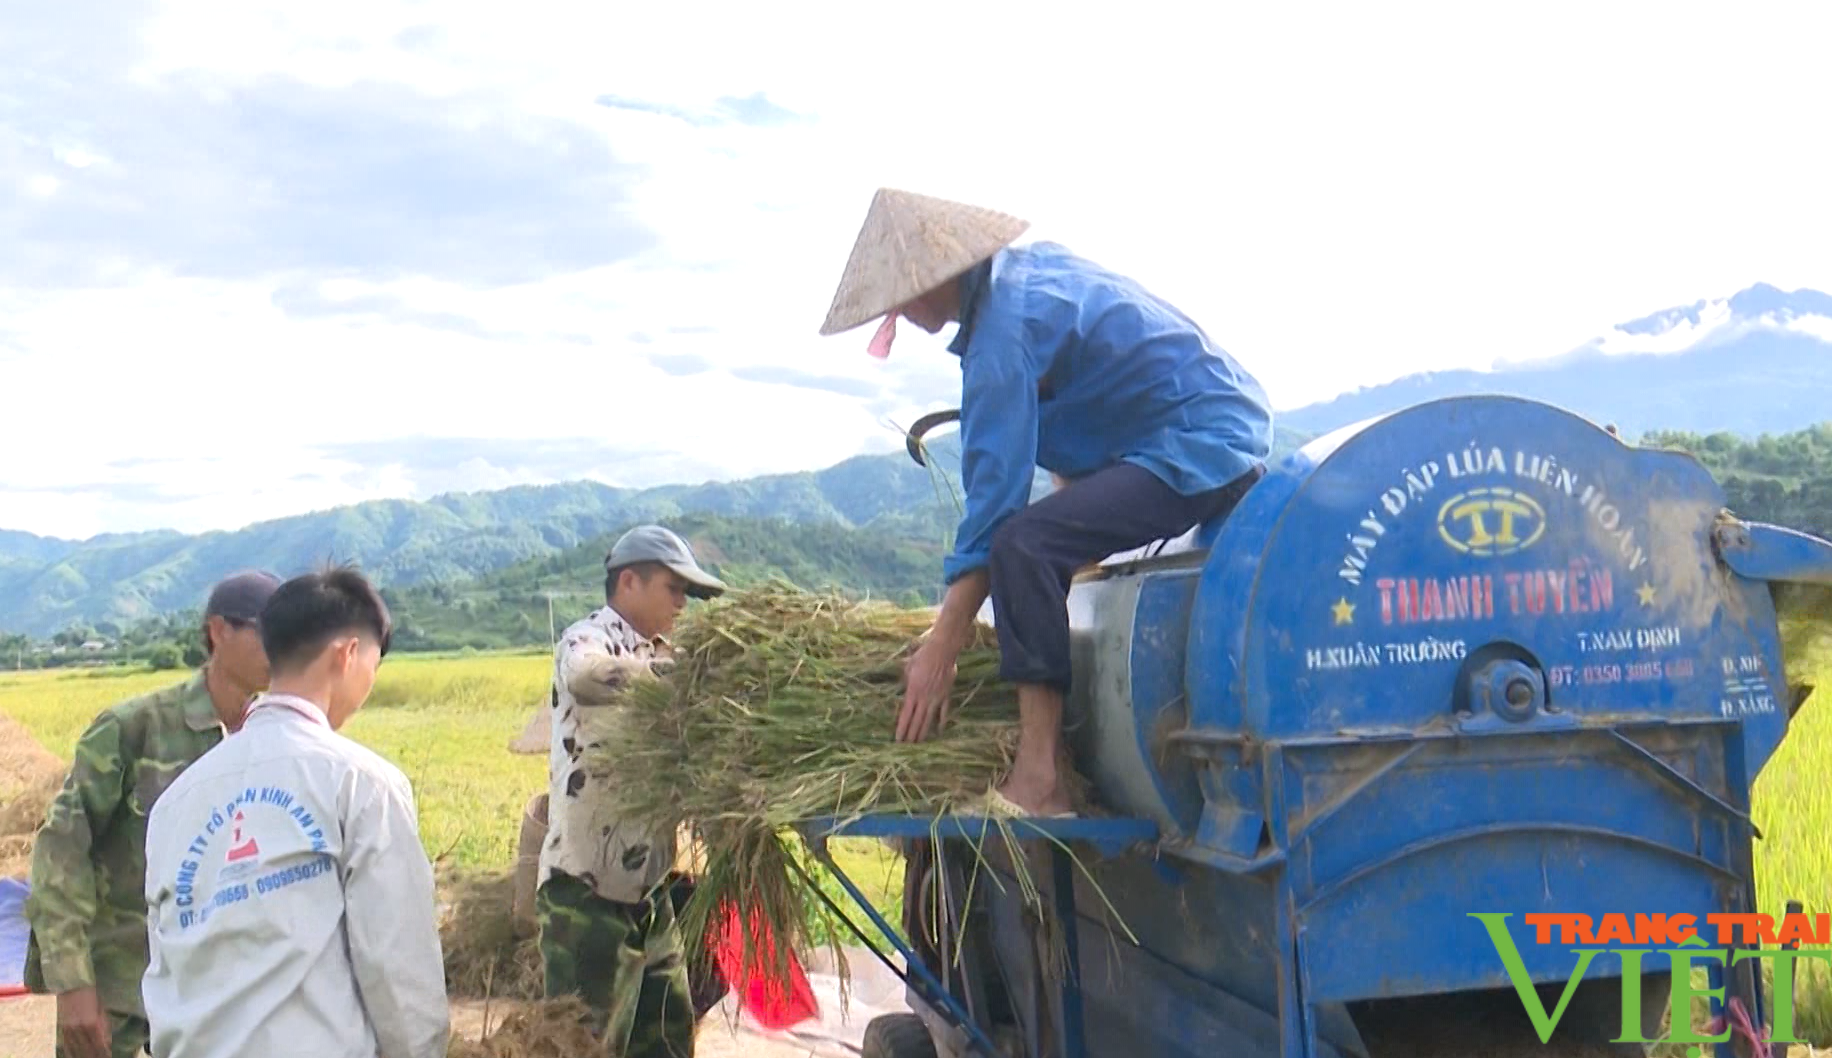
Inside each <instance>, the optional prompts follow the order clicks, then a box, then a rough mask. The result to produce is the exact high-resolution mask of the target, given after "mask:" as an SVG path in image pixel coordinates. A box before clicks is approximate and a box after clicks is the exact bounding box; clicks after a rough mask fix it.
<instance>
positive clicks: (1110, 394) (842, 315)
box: [821, 189, 1272, 816]
mask: <svg viewBox="0 0 1832 1058" xmlns="http://www.w3.org/2000/svg"><path fill="white" fill-rule="evenodd" d="M1028 227H1029V225H1028V224H1027V223H1026V222H1024V221H1021V220H1018V219H1016V218H1014V217H1010V216H1007V215H1005V214H1002V213H996V212H993V211H991V210H985V209H980V208H976V207H973V206H967V205H962V204H959V203H955V202H948V201H945V200H942V199H936V198H930V197H927V196H923V195H916V194H911V193H909V192H903V191H894V190H889V189H885V190H880V191H879V192H878V194H877V196H876V197H875V198H874V199H873V201H872V204H871V208H870V211H869V212H868V213H867V214H866V217H865V223H864V225H863V227H862V228H861V230H860V232H859V236H858V239H857V241H856V242H855V244H854V246H853V250H852V255H851V257H850V259H849V260H848V261H847V263H846V270H845V272H844V273H843V274H842V276H841V278H840V283H839V288H838V290H837V291H836V292H835V294H834V299H833V304H832V306H831V308H830V309H829V311H828V315H827V320H826V322H825V323H824V324H823V325H822V327H821V334H822V335H833V334H838V333H841V332H843V331H848V330H851V329H853V328H855V327H858V326H859V325H861V324H864V323H867V322H870V321H872V320H875V319H879V318H882V320H883V322H882V324H881V325H880V326H879V329H878V332H877V334H876V336H875V337H874V338H873V339H872V342H871V344H870V346H869V347H868V351H869V352H870V353H871V355H873V356H875V357H878V358H879V359H883V358H885V357H888V356H889V355H890V346H891V340H892V338H893V336H894V335H895V326H896V321H897V319H898V317H902V318H904V319H907V320H909V321H910V322H911V323H913V324H915V325H916V326H918V327H921V328H922V329H923V330H925V331H927V332H929V333H930V334H934V333H937V332H939V331H940V330H941V328H942V327H943V326H944V325H946V324H948V323H958V324H959V328H958V330H957V331H956V333H955V336H954V338H953V339H952V341H951V342H950V343H949V345H948V351H949V352H951V353H953V354H954V355H955V356H957V357H959V358H960V362H961V379H962V387H961V411H960V429H961V478H962V484H963V485H964V487H965V490H966V494H967V496H966V515H965V517H964V518H963V519H962V521H961V524H960V529H959V532H958V533H957V539H956V543H955V550H954V553H953V554H952V555H950V556H949V557H948V558H947V559H946V560H945V561H944V563H943V581H944V583H945V584H946V585H947V593H946V595H945V596H944V598H943V601H942V607H941V613H940V615H939V616H938V617H937V619H936V621H935V625H934V627H933V628H932V629H931V630H930V632H929V634H928V637H927V638H926V639H925V640H924V642H923V643H922V645H921V646H920V647H919V648H918V649H917V651H916V653H915V655H914V656H913V657H912V658H911V660H910V664H909V667H908V686H907V689H906V692H905V697H904V702H903V708H902V710H901V712H900V713H899V715H898V718H897V734H898V737H899V738H901V739H904V740H911V741H914V740H921V739H923V738H926V737H927V736H928V734H929V733H930V732H931V731H933V730H934V729H935V727H936V725H937V724H938V723H939V722H941V721H943V720H945V716H944V715H943V714H944V713H945V710H946V706H947V702H948V695H949V690H950V687H951V685H952V683H953V680H954V669H955V661H956V659H957V658H958V657H959V656H960V653H961V650H962V649H963V647H964V645H965V644H966V643H967V642H968V637H969V633H970V631H971V629H972V626H973V622H974V619H975V615H977V614H978V612H979V610H980V607H981V606H982V605H983V604H984V603H985V601H986V598H987V596H988V595H990V596H991V598H992V604H993V617H994V624H995V625H996V627H997V631H998V639H999V650H1000V655H1001V661H1000V676H1001V677H1002V678H1003V679H1005V680H1007V681H1009V682H1011V683H1014V684H1016V685H1017V688H1018V701H1019V711H1020V724H1021V741H1020V743H1019V747H1018V751H1017V758H1016V761H1015V763H1014V765H1013V767H1012V770H1011V774H1010V775H1009V776H1007V777H1006V778H1005V780H1004V782H1003V784H1002V785H1000V786H999V788H998V789H996V790H994V791H992V792H991V793H990V795H989V809H990V810H992V811H995V812H998V813H1001V814H1017V815H1049V816H1064V815H1068V814H1070V813H1071V804H1070V801H1069V797H1068V793H1067V787H1066V785H1065V783H1064V782H1063V781H1062V777H1061V776H1060V775H1059V773H1058V761H1059V760H1060V759H1061V753H1062V750H1061V746H1062V703H1063V697H1064V695H1065V694H1066V693H1067V691H1068V690H1069V687H1070V672H1069V623H1068V607H1067V595H1068V590H1069V585H1070V582H1071V580H1072V578H1073V575H1074V572H1075V570H1076V569H1078V568H1080V567H1081V566H1084V565H1086V564H1088V563H1090V562H1096V561H1099V560H1100V559H1102V558H1105V557H1107V556H1108V555H1112V554H1116V553H1118V552H1122V551H1128V550H1131V549H1134V548H1138V547H1143V546H1145V545H1147V544H1150V543H1152V542H1154V541H1158V540H1166V539H1174V538H1176V537H1178V536H1181V535H1182V534H1183V533H1185V532H1187V531H1189V530H1190V529H1191V528H1192V527H1194V526H1196V525H1199V524H1202V523H1205V522H1210V521H1213V520H1215V519H1218V518H1223V517H1226V516H1227V514H1228V513H1229V512H1231V511H1232V510H1233V509H1234V506H1235V505H1236V504H1237V503H1239V502H1240V499H1241V497H1242V496H1243V495H1245V493H1246V491H1247V489H1249V488H1251V487H1252V485H1253V483H1254V482H1256V481H1257V480H1259V478H1260V476H1261V475H1262V474H1264V472H1265V466H1264V462H1265V460H1266V458H1267V457H1268V455H1269V454H1270V451H1271V432H1272V413H1271V409H1270V408H1269V406H1268V404H1267V400H1266V395H1265V392H1264V390H1263V389H1262V388H1261V386H1260V384H1259V382H1258V381H1257V380H1256V379H1254V378H1253V376H1252V375H1250V374H1249V373H1248V372H1247V371H1246V370H1245V369H1244V368H1242V367H1241V365H1240V364H1238V363H1236V362H1235V361H1234V359H1233V358H1232V357H1230V356H1229V355H1228V354H1227V353H1226V352H1224V351H1222V350H1221V349H1220V348H1218V347H1217V346H1215V345H1214V344H1213V343H1212V342H1211V341H1210V340H1209V338H1208V336H1207V335H1205V334H1204V333H1203V332H1202V329H1201V328H1200V327H1198V326H1197V325H1196V324H1195V323H1193V322H1191V321H1190V320H1189V319H1188V318H1187V317H1185V316H1184V315H1183V314H1182V313H1181V312H1179V311H1178V310H1177V309H1175V308H1173V307H1172V306H1170V305H1169V304H1166V303H1165V302H1164V301H1162V300H1160V299H1159V298H1157V297H1155V296H1153V295H1152V294H1151V293H1150V292H1148V291H1146V290H1145V289H1143V288H1142V287H1140V286H1139V285H1138V284H1137V283H1135V282H1133V281H1131V280H1129V279H1127V278H1125V277H1124V276H1120V275H1116V274H1114V273H1113V272H1110V271H1107V270H1106V269H1104V268H1102V267H1100V266H1099V265H1097V264H1094V263H1092V262H1090V261H1087V260H1085V259H1083V258H1080V257H1077V256H1075V255H1074V254H1072V253H1071V252H1070V251H1069V250H1067V249H1065V248H1064V247H1062V246H1059V245H1056V244H1054V243H1049V242H1038V243H1035V244H1032V245H1028V246H1013V245H1011V244H1012V243H1013V242H1014V241H1015V240H1016V239H1017V238H1018V236H1019V235H1021V234H1023V232H1024V231H1025V230H1026V229H1027V228H1028ZM1034 467H1042V468H1043V469H1045V470H1047V471H1050V472H1052V473H1053V474H1056V475H1058V476H1059V477H1060V478H1061V479H1063V480H1067V481H1069V482H1072V483H1073V485H1074V487H1073V488H1068V489H1063V490H1061V491H1058V492H1055V493H1052V494H1051V495H1050V496H1048V497H1045V498H1044V499H1043V500H1041V501H1039V502H1037V503H1035V504H1031V503H1030V489H1031V481H1032V475H1033V473H1034V469H1033V468H1034Z"/></svg>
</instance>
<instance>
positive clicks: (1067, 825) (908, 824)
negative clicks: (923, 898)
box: [801, 815, 1158, 854]
mask: <svg viewBox="0 0 1832 1058" xmlns="http://www.w3.org/2000/svg"><path fill="white" fill-rule="evenodd" d="M1000 825H1003V826H1005V827H1007V828H1009V829H1010V830H1011V832H1012V836H1013V837H1015V838H1016V839H1018V840H1019V841H1024V840H1027V839H1031V838H1043V839H1045V840H1049V841H1053V842H1060V843H1065V844H1066V843H1068V842H1074V841H1082V842H1086V843H1088V844H1090V845H1093V846H1094V847H1095V848H1096V849H1099V850H1100V851H1101V852H1103V853H1109V854H1111V853H1114V852H1119V851H1122V850H1124V849H1125V848H1127V847H1128V846H1131V845H1137V844H1140V843H1150V842H1153V841H1156V840H1158V825H1157V824H1156V823H1154V822H1152V821H1151V820H1149V819H1128V818H1114V819H1107V818H1092V819H1082V818H1076V819H1048V818H1042V817H1026V818H1022V819H999V818H994V817H988V816H967V815H948V816H899V815H869V816H859V817H857V818H854V819H838V818H835V817H831V816H829V817H826V818H821V819H811V820H808V821H807V822H806V823H804V824H802V825H801V829H802V830H803V831H804V832H805V833H807V834H809V836H810V837H855V838H929V839H932V840H938V841H947V840H973V841H981V840H984V839H985V838H986V836H987V835H988V834H989V833H993V832H995V828H996V827H998V826H1000Z"/></svg>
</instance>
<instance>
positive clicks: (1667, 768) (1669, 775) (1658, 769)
mask: <svg viewBox="0 0 1832 1058" xmlns="http://www.w3.org/2000/svg"><path fill="white" fill-rule="evenodd" d="M1609 733H1610V734H1611V735H1612V736H1614V737H1615V739H1616V740H1617V741H1618V742H1620V743H1622V744H1623V745H1624V746H1627V747H1628V748H1629V749H1631V750H1633V751H1634V752H1635V753H1636V754H1637V755H1639V756H1640V757H1641V758H1642V759H1643V760H1644V761H1645V762H1646V763H1648V764H1651V765H1653V766H1654V770H1655V774H1656V775H1659V776H1660V777H1661V778H1663V779H1667V780H1669V781H1671V782H1673V783H1674V784H1675V785H1678V786H1680V787H1681V788H1683V789H1686V790H1689V791H1691V792H1692V793H1693V794H1695V795H1697V796H1698V797H1700V798H1702V799H1704V800H1706V801H1709V802H1710V803H1711V804H1712V805H1714V806H1715V807H1716V808H1717V809H1718V811H1720V812H1723V813H1724V814H1725V815H1727V816H1729V817H1731V818H1732V819H1735V820H1736V821H1737V822H1739V823H1741V824H1743V825H1744V826H1745V827H1747V828H1748V829H1749V831H1750V832H1751V833H1752V834H1754V835H1755V836H1756V837H1758V838H1760V837H1761V836H1762V830H1761V828H1760V827H1758V826H1756V821H1755V820H1753V819H1751V818H1750V817H1749V813H1747V812H1744V811H1742V810H1741V809H1738V808H1737V807H1736V806H1735V805H1732V804H1730V803H1729V802H1728V801H1725V800H1724V799H1723V798H1721V797H1719V796H1718V795H1716V794H1714V793H1712V792H1711V791H1710V790H1707V789H1705V788H1704V787H1703V786H1700V785H1699V784H1698V783H1696V782H1693V781H1692V780H1691V779H1689V778H1687V777H1686V776H1685V774H1684V773H1683V772H1681V771H1679V770H1678V769H1677V768H1675V767H1673V766H1672V765H1671V764H1668V763H1667V762H1666V761H1664V760H1661V759H1660V758H1659V757H1656V756H1655V755H1654V754H1652V753H1649V752H1648V751H1647V750H1646V749H1644V748H1642V746H1641V744H1640V743H1638V742H1636V741H1635V740H1634V739H1631V738H1629V737H1628V736H1627V735H1624V734H1623V733H1622V732H1620V731H1618V730H1616V729H1615V728H1610V730H1609Z"/></svg>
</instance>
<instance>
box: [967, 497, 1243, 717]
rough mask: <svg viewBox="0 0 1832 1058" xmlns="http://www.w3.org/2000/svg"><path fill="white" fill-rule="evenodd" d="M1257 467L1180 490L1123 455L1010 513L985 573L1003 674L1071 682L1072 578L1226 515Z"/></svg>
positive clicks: (1062, 684)
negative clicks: (1218, 483) (1206, 486)
mask: <svg viewBox="0 0 1832 1058" xmlns="http://www.w3.org/2000/svg"><path fill="white" fill-rule="evenodd" d="M1265 472H1266V471H1265V468H1264V467H1255V468H1254V469H1253V470H1251V471H1249V472H1247V473H1245V474H1243V475H1241V476H1240V477H1239V478H1236V479H1235V480H1234V481H1231V482H1229V483H1228V484H1226V485H1224V486H1222V487H1221V488H1219V489H1216V490H1215V491H1213V492H1206V493H1202V494H1200V495H1197V496H1184V495H1181V494H1179V493H1178V492H1177V491H1176V490H1175V489H1173V488H1171V487H1170V486H1169V485H1166V484H1164V483H1163V482H1162V481H1159V480H1158V478H1157V476H1156V475H1155V474H1153V473H1151V472H1150V471H1148V470H1145V469H1143V468H1141V467H1136V466H1133V465H1132V464H1130V463H1121V464H1120V465H1118V466H1115V467H1110V468H1108V469H1106V470H1103V471H1100V472H1099V473H1096V474H1091V475H1089V476H1088V477H1085V478H1083V479H1081V480H1080V481H1077V482H1075V483H1073V484H1072V485H1070V486H1069V487H1068V488H1066V489H1060V490H1058V491H1056V492H1054V493H1051V494H1050V495H1049V496H1046V497H1044V498H1043V499H1042V500H1039V501H1038V502H1036V503H1033V504H1031V505H1030V506H1029V507H1026V508H1025V509H1024V510H1022V511H1020V512H1018V513H1017V514H1014V515H1012V516H1011V517H1010V518H1008V519H1006V521H1005V523H1004V524H1003V525H1001V526H1000V527H999V529H998V531H997V532H995V533H994V534H993V537H992V554H991V559H990V561H989V562H988V563H987V565H988V570H987V577H988V580H989V581H990V582H991V589H992V617H993V625H994V627H995V629H996V630H997V632H998V637H999V653H1000V661H999V675H1000V676H1001V677H1002V678H1003V679H1005V680H1006V681H1008V682H1010V683H1034V684H1043V685H1046V686H1050V687H1054V688H1056V689H1057V690H1059V691H1061V692H1063V693H1064V694H1065V695H1066V694H1067V693H1068V690H1069V610H1068V594H1069V584H1070V583H1071V582H1072V581H1073V579H1074V577H1075V571H1076V570H1078V569H1080V568H1081V567H1083V566H1085V565H1087V564H1088V563H1090V562H1094V561H1098V560H1099V559H1103V558H1106V557H1107V556H1108V555H1113V554H1118V553H1119V552H1122V551H1130V550H1133V549H1134V548H1140V547H1144V546H1145V545H1147V544H1150V543H1153V542H1155V541H1159V540H1171V539H1175V538H1176V537H1179V536H1182V535H1183V534H1184V533H1186V532H1188V531H1189V530H1190V529H1191V528H1192V527H1194V526H1196V525H1199V524H1201V523H1203V522H1207V521H1210V520H1212V519H1215V518H1220V517H1225V516H1226V515H1228V514H1229V513H1231V512H1232V511H1233V510H1234V506H1235V504H1237V503H1239V502H1240V499H1241V497H1242V496H1244V495H1246V493H1247V490H1248V489H1249V488H1251V487H1252V486H1253V483H1254V482H1256V481H1258V480H1259V479H1260V478H1261V477H1262V476H1263V475H1264V474H1265Z"/></svg>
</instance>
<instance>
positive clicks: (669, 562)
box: [604, 525, 725, 599]
mask: <svg viewBox="0 0 1832 1058" xmlns="http://www.w3.org/2000/svg"><path fill="white" fill-rule="evenodd" d="M638 562H659V563H661V564H662V565H664V566H666V567H668V568H669V569H671V570H673V571H674V572H676V573H678V574H680V575H681V577H682V579H684V580H686V581H687V594H689V595H691V596H693V597H694V598H696V599H710V598H712V597H713V596H715V595H720V594H723V593H724V592H725V584H724V582H722V581H721V580H719V578H717V577H715V576H713V575H712V574H710V573H708V572H706V571H705V570H703V569H701V568H700V564H699V563H698V562H695V561H694V559H693V549H692V548H690V547H688V546H687V541H685V540H682V539H681V538H680V537H679V536H678V535H676V534H675V533H673V532H671V531H670V530H668V529H665V528H663V527H662V526H659V525H639V526H637V527H636V528H634V529H632V530H630V531H629V532H627V533H625V534H623V536H621V537H619V538H618V540H617V542H616V543H615V544H613V545H611V553H610V554H608V555H606V556H604V571H605V573H607V574H612V573H616V572H617V571H618V570H620V569H622V568H624V567H625V566H632V565H635V564H636V563H638Z"/></svg>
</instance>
